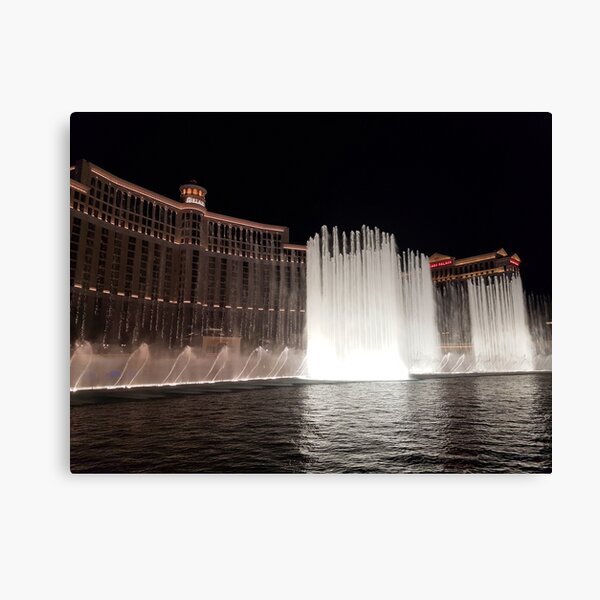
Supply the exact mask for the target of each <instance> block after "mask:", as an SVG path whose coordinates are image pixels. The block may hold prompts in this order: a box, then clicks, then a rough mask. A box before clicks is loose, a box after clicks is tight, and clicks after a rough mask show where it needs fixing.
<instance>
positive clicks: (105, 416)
mask: <svg viewBox="0 0 600 600" xmlns="http://www.w3.org/2000/svg"><path fill="white" fill-rule="evenodd" d="M551 381H552V380H551V375H549V374H525V375H508V376H507V375H504V376H486V377H460V378H454V379H431V380H422V381H400V382H364V383H343V384H319V385H303V386H292V387H281V388H280V387H272V388H268V389H250V390H243V391H236V392H227V393H220V394H212V393H211V394H203V395H198V396H190V395H188V396H182V397H179V398H173V397H169V398H164V399H157V400H156V399H155V400H132V401H129V402H118V403H98V404H92V405H86V406H72V407H71V467H72V470H73V471H74V472H85V471H87V472H219V473H225V472H263V473H275V472H291V473H301V472H315V473H322V472H373V473H432V472H455V473H464V472H529V473H532V472H550V470H551V458H552V456H551V435H552V431H551Z"/></svg>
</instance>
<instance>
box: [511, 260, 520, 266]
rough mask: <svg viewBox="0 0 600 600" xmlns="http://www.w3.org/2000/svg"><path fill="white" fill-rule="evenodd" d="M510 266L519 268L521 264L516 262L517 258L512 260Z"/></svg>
mask: <svg viewBox="0 0 600 600" xmlns="http://www.w3.org/2000/svg"><path fill="white" fill-rule="evenodd" d="M510 264H511V265H515V267H518V266H519V265H520V264H521V263H520V262H519V261H518V260H516V259H515V258H511V259H510Z"/></svg>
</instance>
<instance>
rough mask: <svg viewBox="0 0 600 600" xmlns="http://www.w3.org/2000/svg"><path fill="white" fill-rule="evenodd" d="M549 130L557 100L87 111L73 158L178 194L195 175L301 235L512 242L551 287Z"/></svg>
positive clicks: (457, 247)
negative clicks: (345, 109)
mask: <svg viewBox="0 0 600 600" xmlns="http://www.w3.org/2000/svg"><path fill="white" fill-rule="evenodd" d="M551 135H552V133H551V115H550V114H548V113H523V114H519V113H499V114H493V113H492V114H487V113H415V114H412V113H362V114H361V113H358V114H357V113H154V114H153V113H75V114H74V115H72V117H71V162H74V161H75V160H76V159H78V158H86V159H88V160H90V161H91V162H93V163H96V164H97V165H98V166H100V167H102V168H104V169H106V170H108V171H110V172H112V173H114V174H115V175H117V176H119V177H122V178H124V179H126V180H128V181H131V182H133V183H137V184H138V185H141V186H143V187H146V188H148V189H150V190H153V191H156V192H158V193H160V194H163V195H165V196H168V197H171V198H174V199H176V198H178V195H179V191H178V188H179V186H180V185H181V184H182V183H185V182H187V181H189V180H191V179H195V180H196V181H197V182H198V183H199V184H200V185H202V186H204V187H205V188H207V190H208V195H207V205H208V209H209V210H212V211H214V212H218V213H223V214H228V215H231V216H236V217H242V218H247V219H251V220H255V221H260V222H263V223H271V224H278V225H285V226H288V227H289V228H290V241H291V242H292V243H299V244H303V243H305V242H306V240H307V238H308V237H309V236H311V235H312V234H313V233H315V232H316V231H317V230H318V229H319V228H320V227H321V225H324V224H326V225H330V226H331V225H338V226H339V227H341V228H343V229H345V230H350V229H356V228H359V227H360V226H361V225H363V224H366V225H369V226H376V227H379V228H381V229H383V230H384V231H387V232H390V233H394V234H395V236H396V240H397V242H398V246H399V248H400V249H404V248H411V249H418V250H421V251H422V252H425V253H426V254H433V253H434V252H442V253H444V254H449V255H451V256H455V257H456V258H462V257H464V256H471V255H474V254H483V253H485V252H490V251H493V250H497V249H498V248H500V247H504V248H505V249H506V250H507V252H509V254H512V253H514V252H516V253H517V254H518V255H519V256H520V257H521V259H522V261H523V264H522V267H521V273H522V276H523V282H524V285H525V288H526V289H527V290H528V291H533V292H538V293H548V294H549V293H550V292H551V283H552V282H551V266H552V265H551V252H552V247H551V243H552V231H551V224H552V208H551V200H552V196H551V194H552V187H551V185H552V172H551V168H552V146H551Z"/></svg>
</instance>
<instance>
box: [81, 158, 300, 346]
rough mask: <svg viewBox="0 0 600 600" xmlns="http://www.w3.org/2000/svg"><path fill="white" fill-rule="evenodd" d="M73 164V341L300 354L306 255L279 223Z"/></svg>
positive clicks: (193, 194)
mask: <svg viewBox="0 0 600 600" xmlns="http://www.w3.org/2000/svg"><path fill="white" fill-rule="evenodd" d="M179 192H180V195H179V199H177V200H173V199H171V198H167V197H165V196H162V195H160V194H157V193H155V192H152V191H150V190H147V189H144V188H142V187H140V186H138V185H135V184H132V183H129V182H128V181H125V180H123V179H121V178H119V177H117V176H115V175H112V174H111V173H109V172H107V171H105V170H103V169H101V168H100V167H98V166H96V165H94V164H92V163H90V162H88V161H86V160H79V161H77V162H76V164H75V165H73V166H72V167H71V180H70V207H71V255H70V289H71V340H72V341H75V340H88V341H90V342H92V343H96V344H102V345H104V346H107V345H112V344H120V345H129V344H139V343H141V342H148V343H163V344H165V345H167V346H169V347H173V346H185V345H191V346H199V345H201V346H203V347H204V348H205V349H206V350H207V351H216V350H217V349H218V348H219V347H221V346H222V345H228V346H234V347H238V348H239V347H240V345H241V346H247V347H256V346H257V345H259V344H262V345H263V346H266V347H269V346H273V347H275V346H285V345H290V346H292V345H293V346H294V347H302V346H303V331H304V316H305V313H304V310H305V302H306V300H305V299H306V290H305V281H306V277H305V260H306V247H305V246H300V245H295V244H290V243H289V231H288V228H287V227H282V226H278V225H266V224H263V223H256V222H253V221H248V220H245V219H238V218H235V217H228V216H225V215H221V214H217V213H214V212H210V211H209V210H208V209H207V201H206V190H205V189H204V188H203V187H201V186H200V185H198V184H196V183H195V182H192V183H188V184H184V185H182V186H181V187H180V189H179Z"/></svg>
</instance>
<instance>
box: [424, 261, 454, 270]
mask: <svg viewBox="0 0 600 600" xmlns="http://www.w3.org/2000/svg"><path fill="white" fill-rule="evenodd" d="M451 264H452V259H448V260H441V261H440V262H434V263H429V266H430V268H432V269H433V268H434V267H445V266H446V265H451Z"/></svg>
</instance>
